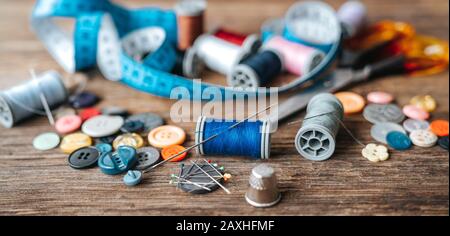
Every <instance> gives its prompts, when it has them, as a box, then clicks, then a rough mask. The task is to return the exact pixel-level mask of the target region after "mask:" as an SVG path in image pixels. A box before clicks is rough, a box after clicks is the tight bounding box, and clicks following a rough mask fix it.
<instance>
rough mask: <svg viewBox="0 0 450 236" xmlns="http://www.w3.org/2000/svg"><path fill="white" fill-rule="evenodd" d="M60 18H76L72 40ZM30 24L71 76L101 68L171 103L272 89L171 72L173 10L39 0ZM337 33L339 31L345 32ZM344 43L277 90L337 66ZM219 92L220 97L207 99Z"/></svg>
mask: <svg viewBox="0 0 450 236" xmlns="http://www.w3.org/2000/svg"><path fill="white" fill-rule="evenodd" d="M58 17H63V18H72V19H74V20H75V27H74V33H73V37H70V36H68V34H67V33H66V32H64V31H63V30H62V29H61V28H60V27H59V26H58V25H56V23H55V22H54V20H55V18H58ZM331 20H334V21H336V22H339V21H338V19H337V17H336V16H335V15H331ZM31 26H32V28H33V30H34V31H35V33H36V34H37V36H38V37H39V38H40V40H41V41H42V42H43V43H44V45H45V46H46V48H47V50H48V51H49V52H50V54H51V55H52V56H53V57H54V58H55V60H56V61H57V62H58V63H59V64H60V65H61V66H62V67H63V68H64V69H65V70H66V71H67V72H70V73H73V72H75V71H79V70H86V69H89V68H93V67H95V66H98V68H99V69H100V71H101V72H102V74H103V75H104V76H105V78H107V79H109V80H113V81H120V82H122V83H124V84H126V85H128V86H130V87H132V88H135V89H137V90H140V91H143V92H147V93H151V94H154V95H157V96H162V97H166V98H172V99H179V97H171V94H178V95H179V94H183V95H185V96H183V97H182V98H190V99H193V100H212V99H219V98H220V99H230V98H234V97H236V95H239V94H241V95H246V96H256V95H258V94H260V93H264V94H267V93H268V91H270V90H267V89H262V90H253V91H242V90H240V89H233V88H227V87H223V86H219V85H214V84H209V83H203V82H202V83H200V82H198V80H191V79H187V78H184V77H180V76H176V75H173V74H170V73H169V72H170V71H171V70H172V69H173V67H174V66H175V62H176V49H175V48H176V44H177V22H176V15H175V13H174V11H172V10H161V9H159V8H142V9H136V10H128V9H126V8H124V7H121V6H119V5H117V4H113V3H111V2H110V1H108V0H39V1H38V2H37V3H36V6H35V8H34V10H33V15H32V18H31ZM337 30H338V31H339V32H340V28H339V29H337ZM293 37H294V38H295V35H294V36H293ZM340 42H341V41H340V38H337V39H336V41H335V42H333V43H332V44H331V46H330V48H329V50H328V54H327V57H326V58H325V59H324V60H323V62H322V63H321V64H320V65H319V66H317V67H316V69H315V70H313V71H312V72H311V73H309V74H307V75H304V76H302V77H300V78H298V79H297V80H294V81H292V82H290V83H288V84H286V85H283V86H281V87H279V88H278V92H286V91H291V90H294V89H297V88H299V87H301V86H302V85H303V84H304V83H306V82H308V81H311V80H314V79H316V78H321V77H323V76H325V75H326V73H327V71H328V70H329V69H330V68H332V65H333V62H334V61H335V58H336V56H337V52H338V50H339V48H340ZM195 88H198V89H195ZM219 92H220V95H221V96H220V97H214V96H210V97H206V98H205V97H204V96H203V95H204V94H211V93H215V94H218V93H219ZM242 97H244V96H242Z"/></svg>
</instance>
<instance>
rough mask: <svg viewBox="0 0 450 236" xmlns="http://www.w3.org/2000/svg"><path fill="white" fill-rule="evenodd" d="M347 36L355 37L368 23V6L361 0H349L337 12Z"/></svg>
mask: <svg viewBox="0 0 450 236" xmlns="http://www.w3.org/2000/svg"><path fill="white" fill-rule="evenodd" d="M337 15H338V18H339V20H340V21H341V23H342V25H343V29H344V31H345V34H346V36H347V37H353V36H355V35H356V34H358V32H359V31H360V30H361V29H362V28H363V26H364V25H365V24H366V23H367V8H366V6H365V5H364V4H363V3H362V2H360V1H347V2H346V3H344V4H343V5H342V6H341V7H340V8H339V10H338V12H337Z"/></svg>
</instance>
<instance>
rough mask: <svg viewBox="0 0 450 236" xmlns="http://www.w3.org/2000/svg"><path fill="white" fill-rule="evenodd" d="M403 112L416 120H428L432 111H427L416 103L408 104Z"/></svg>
mask: <svg viewBox="0 0 450 236" xmlns="http://www.w3.org/2000/svg"><path fill="white" fill-rule="evenodd" d="M403 114H405V115H406V116H407V117H409V118H411V119H415V120H427V119H428V118H430V113H428V112H426V111H425V110H423V109H422V108H420V107H416V106H414V105H406V106H404V107H403Z"/></svg>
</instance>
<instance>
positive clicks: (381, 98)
mask: <svg viewBox="0 0 450 236" xmlns="http://www.w3.org/2000/svg"><path fill="white" fill-rule="evenodd" d="M367 101H369V102H371V103H376V104H389V103H391V102H392V101H394V96H392V94H389V93H385V92H371V93H369V94H367Z"/></svg>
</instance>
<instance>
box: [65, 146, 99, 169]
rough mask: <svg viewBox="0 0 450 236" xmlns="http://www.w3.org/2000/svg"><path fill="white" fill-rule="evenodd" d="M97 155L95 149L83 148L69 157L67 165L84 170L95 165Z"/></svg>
mask: <svg viewBox="0 0 450 236" xmlns="http://www.w3.org/2000/svg"><path fill="white" fill-rule="evenodd" d="M99 155H100V154H99V152H98V150H97V149H96V148H95V147H83V148H80V149H78V150H76V151H74V152H72V153H71V154H70V155H69V158H68V161H69V165H70V167H72V168H74V169H86V168H89V167H92V166H94V165H95V164H96V163H97V161H98V157H99Z"/></svg>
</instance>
